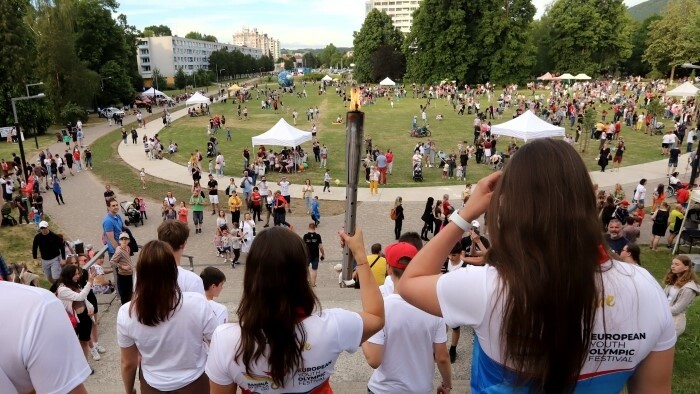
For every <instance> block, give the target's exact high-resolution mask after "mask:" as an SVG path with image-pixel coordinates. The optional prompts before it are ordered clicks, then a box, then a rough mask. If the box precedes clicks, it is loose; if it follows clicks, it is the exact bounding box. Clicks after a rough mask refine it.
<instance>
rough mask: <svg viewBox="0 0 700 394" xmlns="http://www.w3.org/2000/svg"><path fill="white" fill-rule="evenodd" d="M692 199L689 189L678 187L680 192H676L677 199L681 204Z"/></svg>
mask: <svg viewBox="0 0 700 394" xmlns="http://www.w3.org/2000/svg"><path fill="white" fill-rule="evenodd" d="M689 199H690V192H689V191H688V189H678V193H677V194H676V201H677V202H678V203H679V204H685V203H687V202H688V200H689Z"/></svg>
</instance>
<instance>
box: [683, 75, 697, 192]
mask: <svg viewBox="0 0 700 394" xmlns="http://www.w3.org/2000/svg"><path fill="white" fill-rule="evenodd" d="M681 68H690V69H694V70H697V69H700V66H696V65H694V64H692V63H683V64H682V65H681ZM697 100H698V96H696V97H695V101H696V103H695V104H694V105H695V116H696V119H697V115H698V103H697ZM698 155H700V145H698V149H697V151H695V160H693V162H692V163H690V182H688V185H689V187H690V190H693V185H695V180H696V179H697V177H698V157H699V156H698Z"/></svg>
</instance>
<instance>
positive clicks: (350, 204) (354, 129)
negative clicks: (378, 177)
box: [343, 85, 365, 281]
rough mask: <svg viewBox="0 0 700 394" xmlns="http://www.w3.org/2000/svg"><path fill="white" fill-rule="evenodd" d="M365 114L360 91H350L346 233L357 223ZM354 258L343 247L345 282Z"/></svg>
mask: <svg viewBox="0 0 700 394" xmlns="http://www.w3.org/2000/svg"><path fill="white" fill-rule="evenodd" d="M364 125H365V113H364V112H361V111H360V89H359V88H358V87H357V86H355V85H353V86H352V88H351V90H350V111H348V113H347V115H346V122H345V127H346V129H345V152H347V163H348V164H347V178H346V186H345V232H346V233H347V234H351V235H352V234H354V233H355V223H356V221H357V181H358V177H359V174H360V160H361V158H360V155H361V154H362V153H361V152H362V138H363V134H364ZM353 260H354V258H353V256H352V253H351V252H350V249H349V248H348V246H347V245H345V246H344V247H343V281H349V280H351V279H352V270H353V266H352V265H353Z"/></svg>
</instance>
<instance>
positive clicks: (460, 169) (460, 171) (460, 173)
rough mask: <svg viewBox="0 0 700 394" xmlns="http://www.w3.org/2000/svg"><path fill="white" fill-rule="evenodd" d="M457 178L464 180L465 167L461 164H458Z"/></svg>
mask: <svg viewBox="0 0 700 394" xmlns="http://www.w3.org/2000/svg"><path fill="white" fill-rule="evenodd" d="M455 176H456V177H457V179H459V180H464V167H462V166H461V165H458V166H457V174H456V175H455Z"/></svg>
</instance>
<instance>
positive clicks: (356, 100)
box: [350, 85, 361, 111]
mask: <svg viewBox="0 0 700 394" xmlns="http://www.w3.org/2000/svg"><path fill="white" fill-rule="evenodd" d="M360 108H361V105H360V88H358V87H357V86H355V85H353V86H352V89H350V110H351V111H359V110H360Z"/></svg>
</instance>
